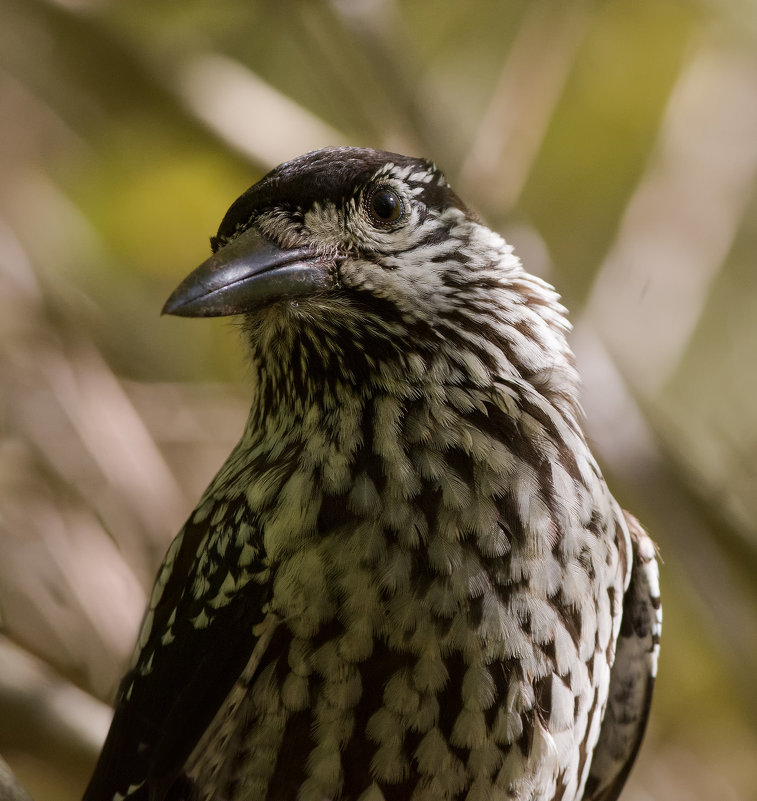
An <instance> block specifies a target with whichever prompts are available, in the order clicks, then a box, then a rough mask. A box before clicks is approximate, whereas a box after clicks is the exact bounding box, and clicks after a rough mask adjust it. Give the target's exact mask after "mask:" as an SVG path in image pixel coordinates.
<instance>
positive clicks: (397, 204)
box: [368, 187, 403, 225]
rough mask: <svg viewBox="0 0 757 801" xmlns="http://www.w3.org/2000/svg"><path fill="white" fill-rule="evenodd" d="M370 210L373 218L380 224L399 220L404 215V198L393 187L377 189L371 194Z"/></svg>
mask: <svg viewBox="0 0 757 801" xmlns="http://www.w3.org/2000/svg"><path fill="white" fill-rule="evenodd" d="M368 211H369V212H370V215H371V217H372V218H373V220H374V221H375V222H377V223H379V224H380V225H386V224H387V223H393V222H397V220H399V218H400V217H401V216H402V211H403V208H402V200H401V199H400V196H399V195H398V194H397V193H396V192H395V191H394V190H393V189H387V188H386V187H382V188H380V189H376V190H375V191H374V192H373V194H372V195H371V196H370V198H369V200H368Z"/></svg>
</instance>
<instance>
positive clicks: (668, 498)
mask: <svg viewBox="0 0 757 801" xmlns="http://www.w3.org/2000/svg"><path fill="white" fill-rule="evenodd" d="M326 144H359V145H369V146H374V147H380V148H385V149H390V150H398V151H401V152H405V153H409V154H417V155H425V156H427V157H431V158H433V159H434V160H436V161H437V162H438V163H439V164H440V165H441V166H442V167H443V168H444V169H445V170H446V172H447V174H448V177H449V178H450V180H451V182H452V184H453V186H454V187H455V188H456V189H457V191H458V192H459V194H461V195H462V197H464V198H465V199H466V201H468V202H469V204H470V205H472V206H473V207H475V208H477V209H478V210H479V212H480V213H481V214H482V216H483V217H484V218H485V219H486V220H487V221H488V222H489V223H490V224H491V225H492V227H494V228H496V229H497V230H499V231H500V232H501V233H503V234H504V235H505V237H506V238H507V239H508V240H509V241H511V242H512V243H513V244H514V245H515V247H516V250H517V252H518V253H519V254H520V256H521V258H522V259H523V260H524V262H525V263H526V265H527V266H528V268H529V269H530V270H531V271H532V272H536V273H538V274H540V275H542V276H544V277H546V278H547V279H548V280H550V281H551V282H553V283H554V284H555V285H556V286H557V287H558V289H559V290H560V292H561V293H562V295H563V297H564V299H565V302H566V304H567V305H568V306H569V307H570V309H571V318H572V320H573V323H574V326H575V331H574V335H573V339H572V341H573V344H574V346H575V350H576V352H577V356H578V359H579V363H580V367H581V370H582V373H583V376H584V383H585V391H584V406H585V408H586V411H587V415H588V428H589V433H590V436H591V439H592V440H593V442H594V443H595V446H596V450H597V452H598V454H599V457H600V461H601V462H602V465H603V468H604V469H605V471H606V473H607V475H608V479H609V481H610V483H611V485H612V486H613V488H614V490H615V491H616V494H617V495H618V497H619V498H620V499H621V501H622V502H623V504H624V505H626V506H627V507H628V508H630V509H632V510H633V511H634V512H635V513H636V514H637V515H638V516H639V517H640V518H641V519H642V520H643V521H644V523H645V524H646V525H647V527H648V528H649V529H650V531H651V532H652V534H653V536H654V538H655V539H656V540H657V542H658V543H659V546H660V549H661V553H662V557H663V559H664V565H663V582H664V606H665V628H664V637H663V648H662V658H661V665H660V678H659V682H658V690H657V694H656V698H655V703H654V709H653V716H652V721H651V726H650V730H649V732H648V734H647V738H646V741H645V745H644V747H643V749H642V753H641V757H640V759H639V762H638V764H637V767H636V769H635V770H634V772H633V774H632V776H631V780H630V783H629V786H628V789H627V791H626V793H625V795H624V796H623V797H624V799H625V800H626V801H647V800H652V799H653V800H654V801H663V799H664V801H675V800H676V799H693V800H694V801H698V800H699V799H702V801H704V799H707V800H708V801H709V800H710V799H715V798H717V799H720V800H721V801H731V800H733V801H737V800H738V801H741V800H742V799H755V798H757V756H756V755H757V686H756V685H755V681H754V676H755V674H756V673H757V523H756V522H755V521H757V403H756V402H755V397H757V370H756V369H755V368H756V365H757V358H756V355H755V349H756V347H757V270H756V269H755V252H756V251H757V193H755V176H756V175H757V6H756V5H755V3H754V0H699V1H698V2H697V1H696V0H677V1H676V0H594V2H590V1H588V0H587V1H586V2H582V1H581V0H570V1H566V0H509V1H508V2H485V1H484V0H466V2H465V3H460V2H438V0H394V1H393V0H331V2H315V1H314V0H300V2H296V1H295V0H285V1H281V0H280V1H279V2H273V0H269V1H268V2H262V0H214V1H212V0H182V1H181V2H177V0H163V1H162V2H156V0H129V1H128V2H126V1H125V0H121V2H116V0H0V614H1V615H2V620H1V629H0V631H1V633H0V753H1V754H2V755H3V756H4V757H5V759H6V760H7V761H8V762H9V763H10V764H11V765H12V767H13V769H14V770H15V771H16V773H17V775H18V776H19V777H20V779H21V780H22V782H23V783H24V784H25V785H26V786H27V788H28V789H29V791H30V792H31V794H32V795H33V796H34V797H35V798H36V799H37V801H47V800H48V799H49V800H50V801H69V799H71V800H74V799H78V798H79V797H80V794H81V792H82V790H83V787H84V785H85V783H86V780H87V778H88V773H89V771H90V770H91V767H92V765H93V762H94V759H95V757H96V754H97V751H98V748H99V744H100V741H101V739H102V738H103V736H104V733H105V730H106V728H107V725H108V720H109V710H108V706H107V705H106V703H103V702H108V701H110V700H111V699H112V697H113V692H114V690H115V687H116V683H117V680H118V677H119V675H120V673H121V671H122V669H123V665H124V662H125V660H126V659H127V657H128V654H129V652H130V650H131V647H132V642H133V639H134V636H135V631H136V627H137V625H138V623H139V620H140V617H141V614H142V609H143V606H144V603H145V597H146V592H147V590H148V589H149V587H150V585H151V583H152V579H153V576H154V572H155V570H156V568H157V565H158V563H159V561H160V559H161V557H162V555H163V553H164V551H165V549H166V547H167V545H168V543H169V542H170V540H171V538H172V537H173V536H174V534H175V533H176V531H177V530H178V528H179V526H180V525H181V523H182V522H183V520H184V518H185V516H186V515H187V514H188V513H189V511H190V510H191V509H192V508H193V505H194V502H195V500H196V499H197V497H198V495H199V494H200V492H201V491H202V489H203V488H204V487H205V485H206V484H207V483H208V481H209V480H210V478H211V477H212V476H213V474H214V473H215V471H216V469H217V468H218V467H219V466H220V464H221V463H222V461H223V459H224V458H225V456H226V455H227V454H228V452H229V451H230V449H231V447H232V445H233V443H234V442H235V441H236V438H237V437H238V436H239V434H240V433H241V429H242V425H243V422H244V419H245V416H246V411H247V406H248V402H249V397H250V393H251V386H250V380H249V371H248V369H247V367H246V364H245V357H244V354H243V352H242V348H241V345H240V341H239V337H238V336H237V332H236V330H235V327H234V324H233V323H230V322H229V321H228V320H205V321H199V320H194V321H192V320H182V319H177V318H161V317H160V309H161V305H162V303H163V301H164V299H165V298H166V297H167V295H168V293H169V292H170V291H171V290H172V289H173V287H174V285H176V284H177V283H178V282H179V280H180V279H181V278H183V277H184V275H185V274H186V273H188V272H189V271H190V270H191V269H192V268H194V267H195V266H196V265H197V264H199V263H200V262H201V261H202V260H204V259H205V257H206V255H207V254H208V240H207V237H208V236H209V235H211V234H212V233H214V232H215V230H216V227H217V225H218V222H219V221H220V219H221V217H222V216H223V214H224V212H225V210H226V208H227V206H228V205H229V204H230V203H231V201H232V200H233V199H234V198H236V196H237V195H238V194H240V193H241V192H242V191H243V190H244V189H246V188H247V187H248V186H249V185H250V184H252V183H253V182H254V181H256V180H257V179H258V178H259V177H261V176H262V174H263V173H265V172H266V171H267V170H268V169H270V168H271V167H272V166H274V165H275V164H277V163H279V162H280V161H283V160H286V159H288V158H291V157H293V156H295V155H298V154H299V153H302V152H305V151H307V150H312V149H314V148H317V147H320V146H323V145H326Z"/></svg>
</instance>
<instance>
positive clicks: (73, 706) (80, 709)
mask: <svg viewBox="0 0 757 801" xmlns="http://www.w3.org/2000/svg"><path fill="white" fill-rule="evenodd" d="M111 716H112V711H111V709H110V707H109V706H107V705H106V704H103V703H101V702H100V701H97V700H96V699H94V698H93V697H92V696H91V695H88V694H87V693H85V692H83V691H82V690H80V689H78V688H77V687H75V686H74V685H72V684H69V683H68V682H67V681H65V680H64V679H62V678H61V677H60V676H58V675H56V674H55V673H54V672H53V671H52V670H50V668H49V667H47V666H46V665H45V664H43V663H42V662H40V661H39V660H37V659H35V658H34V657H32V656H31V655H30V654H28V653H27V652H25V651H24V650H22V649H21V648H19V647H18V646H16V645H13V644H11V643H10V642H8V641H7V640H6V639H5V638H4V637H1V636H0V743H2V744H4V745H5V746H6V747H8V746H11V745H12V746H13V748H14V749H19V748H22V749H24V750H26V751H27V752H28V753H31V754H35V755H37V756H38V757H39V758H40V759H45V760H47V761H50V762H52V763H54V764H55V765H58V766H59V767H60V769H61V771H62V772H64V771H72V770H73V771H74V772H77V773H80V774H82V775H84V774H86V773H87V772H88V771H89V770H91V768H92V765H93V764H94V761H95V759H96V758H97V754H98V753H99V751H100V748H101V746H102V743H103V740H104V739H105V734H106V732H107V730H108V726H109V725H110V719H111ZM21 797H23V796H21ZM2 798H3V796H2V794H1V793H0V799H2Z"/></svg>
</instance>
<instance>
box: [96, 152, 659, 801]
mask: <svg viewBox="0 0 757 801" xmlns="http://www.w3.org/2000/svg"><path fill="white" fill-rule="evenodd" d="M212 246H213V250H214V255H213V256H211V258H210V259H209V260H208V261H207V262H205V264H203V265H202V266H201V267H200V268H198V270H197V271H195V273H193V274H192V275H191V276H190V277H189V278H188V279H187V280H186V281H185V282H184V283H183V284H182V285H181V286H180V287H179V289H178V290H177V291H176V292H175V293H174V295H173V296H172V297H171V298H170V299H169V301H168V303H167V305H166V311H169V312H171V313H175V314H183V315H188V316H203V315H215V314H242V315H244V316H243V320H244V331H245V336H246V338H247V340H248V342H249V347H250V351H251V357H252V365H253V370H254V375H255V394H254V398H253V402H252V408H251V411H250V415H249V419H248V422H247V425H246V427H245V430H244V433H243V435H242V438H241V440H240V441H239V443H238V445H237V446H236V448H235V449H234V451H233V452H232V454H231V455H230V456H229V458H228V460H227V462H226V463H225V465H224V466H223V467H222V468H221V470H220V472H219V473H218V475H217V476H216V478H215V479H214V480H213V482H212V483H211V485H210V486H209V487H208V489H207V490H206V492H205V494H204V495H203V497H202V499H201V500H200V502H199V504H198V506H197V508H196V509H195V511H194V512H193V513H192V515H191V516H190V518H189V520H188V522H187V524H186V525H185V527H184V528H183V529H182V531H181V532H180V533H179V535H178V536H177V538H176V539H175V540H174V542H173V544H172V545H171V547H170V549H169V551H168V554H167V556H166V559H165V562H164V564H163V566H162V567H161V569H160V572H159V574H158V578H157V580H156V584H155V588H154V590H153V593H152V597H151V599H150V604H149V608H148V611H147V613H146V616H145V620H144V622H143V625H142V630H141V633H140V636H139V642H138V645H137V649H136V651H135V655H134V658H133V662H132V665H131V667H130V669H129V671H128V672H127V674H126V676H125V677H124V679H123V682H122V684H121V688H120V692H119V696H118V699H117V705H116V712H115V717H114V721H113V725H112V727H111V730H110V733H109V735H108V739H107V742H106V744H105V746H104V748H103V752H102V755H101V758H100V762H99V763H98V766H97V768H96V770H95V774H94V777H93V779H92V781H91V783H90V786H89V788H88V790H87V793H86V795H85V799H86V801H121V799H130V801H137V800H138V799H139V800H140V801H164V799H166V800H168V799H171V800H172V801H180V799H186V801H190V800H191V801H199V800H200V799H202V801H263V800H264V799H265V800H266V801H289V800H290V799H291V801H295V800H296V801H326V800H328V801H338V800H340V801H426V800H427V801H445V800H448V801H452V800H453V799H454V800H455V801H457V800H458V799H460V800H461V801H462V799H465V801H499V799H502V801H505V799H509V800H510V801H557V800H558V799H560V800H561V801H580V799H582V798H585V799H587V801H588V800H590V801H610V799H614V798H617V796H618V793H619V792H620V788H621V787H622V785H623V783H624V781H625V777H626V775H627V773H628V770H629V768H630V766H631V763H632V762H633V759H634V758H635V755H636V751H637V749H638V745H639V741H640V737H641V734H642V732H643V729H644V725H645V722H646V716H647V712H648V707H649V699H650V693H651V688H652V684H653V680H654V674H655V672H656V659H657V651H658V643H659V631H660V606H659V592H658V585H657V568H656V562H655V555H654V547H653V545H652V543H651V541H650V540H649V539H648V537H647V536H646V534H645V533H644V532H643V530H642V529H641V527H640V526H639V525H638V523H637V522H636V521H635V520H634V519H633V518H631V517H630V516H626V515H625V514H624V513H623V512H622V511H621V509H620V508H619V506H618V504H617V503H616V502H615V500H614V499H613V497H612V495H611V494H610V492H609V491H608V489H607V486H606V484H605V482H604V480H603V478H602V475H601V473H600V471H599V468H598V467H597V464H596V462H595V460H594V458H593V456H592V454H591V452H590V450H589V448H588V446H587V443H586V440H585V437H584V435H583V433H582V429H581V425H580V417H581V415H580V411H579V407H578V399H577V395H578V376H577V374H576V371H575V368H574V365H573V359H572V356H571V353H570V350H569V348H568V345H567V343H566V339H565V334H566V332H567V329H568V324H567V322H566V320H565V317H564V309H563V308H562V306H561V305H560V304H559V302H558V298H557V296H556V294H555V293H554V291H553V290H552V288H551V287H549V286H548V285H547V284H546V283H544V282H543V281H541V280H540V279H538V278H535V277H533V276H531V275H529V274H528V273H526V272H525V271H524V270H523V269H522V267H521V265H520V263H519V261H518V260H517V258H516V257H515V256H514V255H513V253H512V250H511V248H510V246H509V245H507V244H506V243H505V242H504V240H503V239H502V238H501V237H500V236H498V235H497V234H496V233H494V232H492V231H491V230H489V229H488V228H486V227H485V226H484V225H483V224H482V223H481V222H480V221H479V219H478V218H477V217H476V216H475V215H474V214H473V213H472V212H471V211H469V210H468V209H467V208H466V207H465V205H464V204H463V203H462V202H461V201H460V199H459V198H458V197H457V196H456V195H455V194H454V192H453V191H452V190H451V189H450V187H449V186H448V184H447V182H446V180H445V178H444V176H443V175H442V174H441V173H440V172H439V170H438V169H437V168H436V167H435V166H434V165H432V164H430V163H429V162H426V161H422V160H418V159H412V158H407V157H404V156H399V155H396V154H390V153H383V152H379V151H373V150H367V149H357V148H329V149H326V150H322V151H317V152H315V153H311V154H308V155H306V156H303V157H301V158H298V159H295V160H294V161H291V162H288V163H287V164H284V165H282V166H280V167H278V168H277V169H275V170H274V171H273V172H271V173H269V174H268V175H267V176H266V177H265V178H263V180H262V181H260V182H259V183H258V184H256V185H254V186H253V187H252V188H251V189H250V190H248V191H247V192H246V193H245V194H244V195H242V196H241V197H240V198H239V199H238V200H237V201H236V202H235V203H234V204H233V205H232V207H231V208H230V210H229V212H228V213H227V215H226V217H225V218H224V220H223V222H222V223H221V226H220V229H219V231H218V234H217V236H216V237H214V238H213V239H212Z"/></svg>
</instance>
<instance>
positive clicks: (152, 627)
mask: <svg viewBox="0 0 757 801" xmlns="http://www.w3.org/2000/svg"><path fill="white" fill-rule="evenodd" d="M222 518H223V519H222V520H220V521H219V520H218V519H216V517H215V516H214V517H213V520H212V522H211V524H210V525H208V521H207V520H205V521H203V522H200V523H195V522H193V520H192V519H190V521H189V522H188V523H187V524H186V526H185V527H184V529H183V530H182V532H181V533H180V534H179V535H178V537H177V538H176V540H175V541H174V544H173V545H172V547H171V549H169V552H168V555H167V556H166V560H165V562H164V564H163V567H162V568H161V571H160V573H159V574H158V579H157V581H156V585H155V590H154V591H153V598H152V599H151V603H150V608H149V609H148V612H147V615H146V617H145V620H144V621H143V624H142V632H141V634H140V638H139V645H138V649H139V650H138V655H137V658H136V659H135V663H134V665H133V666H132V669H131V670H129V672H128V673H127V674H126V676H125V677H124V679H123V681H122V682H121V686H120V689H119V693H118V699H117V702H116V710H115V714H114V717H113V722H112V724H111V728H110V731H109V733H108V737H107V739H106V741H105V745H104V746H103V750H102V753H101V755H100V759H99V761H98V764H97V767H96V768H95V772H94V775H93V777H92V779H91V781H90V784H89V786H88V788H87V791H86V793H85V795H84V801H115V800H116V799H118V801H120V799H124V798H126V799H129V801H132V799H134V801H137V799H139V801H142V799H149V801H162V799H163V798H164V796H165V795H166V793H167V792H168V790H169V788H170V787H171V786H172V785H173V783H174V782H175V780H176V779H177V777H178V776H179V775H180V774H181V771H182V767H183V765H184V763H185V761H186V760H187V758H188V756H189V755H190V753H191V751H192V750H193V748H194V747H195V745H196V744H197V742H198V740H199V739H200V737H201V735H202V733H203V731H204V730H205V729H206V728H207V726H208V725H209V724H210V722H211V720H212V718H213V716H214V715H215V713H216V711H217V710H218V708H219V707H220V706H221V704H222V703H223V700H224V698H225V697H226V695H227V694H228V693H229V691H230V690H231V688H232V686H233V684H234V682H235V681H236V679H237V678H238V676H239V675H240V673H241V672H242V670H243V669H244V667H245V665H246V664H247V662H248V660H249V658H250V655H251V654H252V651H253V649H254V647H255V644H256V642H257V640H258V634H259V633H260V626H261V624H262V623H263V621H264V620H265V618H266V613H265V603H266V600H267V598H268V593H269V582H268V579H267V574H266V571H265V569H264V566H263V564H262V561H261V558H260V554H257V553H255V552H254V550H252V549H251V548H250V545H249V544H247V545H237V544H236V543H235V538H234V536H230V532H231V531H233V530H238V524H239V519H240V514H239V510H238V509H236V510H235V509H234V508H233V507H228V506H227V507H226V509H225V514H223V515H222ZM224 526H225V527H226V531H225V532H224V529H223V527H224ZM214 532H215V533H217V534H220V535H221V536H224V534H225V539H224V542H223V545H224V548H225V550H224V551H223V554H224V555H223V559H221V558H220V556H219V552H218V550H219V549H217V548H216V547H215V545H214V540H213V536H212V535H213V533H214ZM245 548H246V549H247V550H245ZM240 565H244V566H245V567H240ZM256 571H257V572H256ZM264 628H265V627H264Z"/></svg>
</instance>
